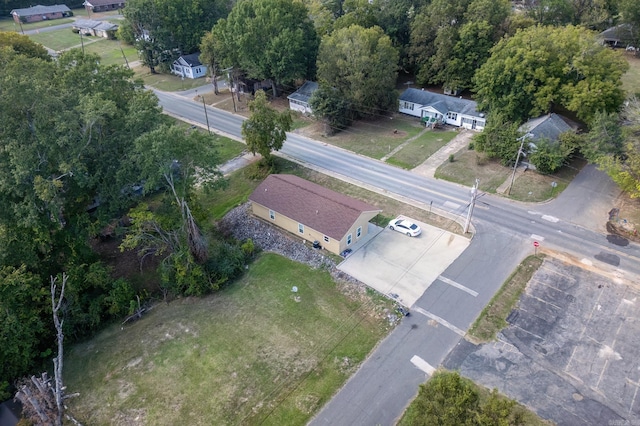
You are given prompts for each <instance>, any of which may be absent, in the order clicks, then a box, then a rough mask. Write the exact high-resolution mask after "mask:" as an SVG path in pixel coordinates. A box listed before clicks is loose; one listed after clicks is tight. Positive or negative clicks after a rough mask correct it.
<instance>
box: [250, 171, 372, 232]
mask: <svg viewBox="0 0 640 426" xmlns="http://www.w3.org/2000/svg"><path fill="white" fill-rule="evenodd" d="M249 200H250V201H252V202H255V203H258V204H261V205H263V206H265V207H266V208H268V209H270V210H273V211H275V212H276V214H281V215H283V216H286V217H288V218H289V219H292V220H295V221H297V222H298V223H301V224H303V225H305V226H308V227H310V228H312V229H314V230H316V231H318V232H321V233H323V234H324V235H326V236H328V237H330V238H333V239H334V240H341V239H342V238H343V237H344V236H345V235H346V233H347V231H348V230H349V228H351V226H353V224H354V222H355V221H356V220H357V219H358V218H359V217H360V215H362V213H365V212H375V213H377V212H380V211H381V210H380V209H378V208H377V207H374V206H372V205H370V204H367V203H365V202H363V201H360V200H356V199H355V198H351V197H348V196H346V195H344V194H340V193H338V192H335V191H332V190H330V189H327V188H325V187H323V186H320V185H317V184H315V183H313V182H309V181H308V180H304V179H302V178H300V177H298V176H295V175H284V174H274V175H269V176H267V178H266V179H265V180H264V181H263V182H262V183H261V184H260V185H259V186H258V187H257V188H256V190H255V191H253V193H252V194H251V196H250V197H249Z"/></svg>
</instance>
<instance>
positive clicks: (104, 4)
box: [82, 0, 126, 14]
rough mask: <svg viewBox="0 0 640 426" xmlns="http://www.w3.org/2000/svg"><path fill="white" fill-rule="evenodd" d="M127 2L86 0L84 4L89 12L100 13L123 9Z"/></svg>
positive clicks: (124, 0) (119, 0) (120, 0)
mask: <svg viewBox="0 0 640 426" xmlns="http://www.w3.org/2000/svg"><path fill="white" fill-rule="evenodd" d="M125 3H126V0H85V2H84V3H82V5H83V6H84V8H85V9H86V10H87V13H88V14H91V12H94V13H98V12H108V11H110V10H118V9H122V8H124V5H125Z"/></svg>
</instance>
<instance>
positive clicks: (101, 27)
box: [72, 19, 118, 39]
mask: <svg viewBox="0 0 640 426" xmlns="http://www.w3.org/2000/svg"><path fill="white" fill-rule="evenodd" d="M72 28H73V29H74V31H77V32H80V33H82V34H83V35H89V36H96V37H104V38H109V39H113V38H115V35H116V31H118V25H117V24H112V23H111V22H106V21H93V20H91V19H78V20H76V21H75V22H74V23H73V26H72Z"/></svg>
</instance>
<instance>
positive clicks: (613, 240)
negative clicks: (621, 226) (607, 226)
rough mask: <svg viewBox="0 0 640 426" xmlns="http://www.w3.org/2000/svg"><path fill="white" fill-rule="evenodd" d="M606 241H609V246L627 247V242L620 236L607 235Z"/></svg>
mask: <svg viewBox="0 0 640 426" xmlns="http://www.w3.org/2000/svg"><path fill="white" fill-rule="evenodd" d="M607 241H609V242H610V243H611V244H615V245H617V246H620V247H625V246H628V245H629V240H627V239H626V238H625V237H621V236H620V235H616V234H609V235H607Z"/></svg>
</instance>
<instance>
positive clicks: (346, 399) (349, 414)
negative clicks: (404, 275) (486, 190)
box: [155, 91, 640, 425]
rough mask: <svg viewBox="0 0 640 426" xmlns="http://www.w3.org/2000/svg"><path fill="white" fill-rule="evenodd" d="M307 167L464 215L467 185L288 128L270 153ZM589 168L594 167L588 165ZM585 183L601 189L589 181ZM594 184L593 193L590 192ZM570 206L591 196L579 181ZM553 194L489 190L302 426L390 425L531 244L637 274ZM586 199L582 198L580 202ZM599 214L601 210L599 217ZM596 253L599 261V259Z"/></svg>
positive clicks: (232, 121)
mask: <svg viewBox="0 0 640 426" xmlns="http://www.w3.org/2000/svg"><path fill="white" fill-rule="evenodd" d="M155 93H156V95H157V96H158V98H159V100H160V104H161V105H162V107H163V108H164V110H165V112H167V113H170V114H171V115H174V116H177V117H181V118H184V119H186V120H187V121H190V122H193V123H204V122H205V115H204V111H203V107H202V106H201V105H199V104H198V103H195V102H193V101H192V100H191V99H188V98H185V97H181V96H179V95H176V94H169V93H164V92H159V91H156V92H155ZM207 111H208V116H209V121H210V125H211V127H212V128H214V129H217V131H219V132H221V133H222V134H225V135H227V136H230V137H233V138H236V139H240V138H241V135H240V125H241V123H242V120H243V118H242V117H239V116H236V115H233V114H230V113H227V112H225V111H221V110H218V109H215V108H209V107H208V109H207ZM279 154H280V155H283V156H285V157H287V158H290V159H292V160H294V161H297V162H299V163H301V164H303V165H305V166H307V167H310V168H313V169H315V170H319V171H322V172H324V173H327V174H330V175H332V176H334V177H337V178H340V179H343V180H345V181H348V182H350V183H352V184H355V185H359V186H361V187H364V188H367V189H370V190H375V191H378V192H381V193H384V194H385V195H387V196H389V197H393V198H397V199H401V200H403V201H406V202H409V203H411V204H414V205H418V206H424V207H425V208H429V206H433V208H434V210H435V209H438V210H439V211H442V212H445V213H446V214H447V215H449V216H451V215H454V216H460V217H462V216H463V215H465V214H466V210H467V208H468V199H469V188H465V187H462V186H459V185H455V184H451V183H449V182H444V181H439V180H435V179H432V178H428V177H425V176H421V175H418V174H415V173H411V172H410V171H406V170H401V169H398V168H396V167H393V166H390V165H388V164H386V163H383V162H381V161H378V160H375V159H371V158H368V157H364V156H361V155H358V154H354V153H351V152H349V151H345V150H343V149H340V148H337V147H333V146H330V145H327V144H324V143H321V142H318V141H315V140H312V139H309V138H305V137H302V136H300V135H296V134H289V135H288V139H287V141H286V142H285V144H284V146H283V148H282V150H281V151H280V153H279ZM590 173H594V172H593V170H591V171H590ZM595 190H603V189H602V188H596V189H595ZM595 190H594V191H595ZM580 191H582V194H581V195H578V196H577V198H575V199H574V201H573V204H572V207H571V209H570V212H571V216H570V217H569V218H568V219H569V220H571V219H572V218H576V217H578V216H579V215H578V214H577V212H578V211H579V210H580V206H579V205H578V203H580V202H581V200H587V201H588V200H589V199H591V198H592V197H596V196H598V194H597V193H596V192H589V191H590V188H589V187H588V186H586V185H584V186H582V187H581V188H580ZM559 202H560V200H556V201H555V202H552V203H550V204H547V205H544V206H539V205H526V204H521V203H516V202H513V201H511V200H508V199H504V198H500V197H497V196H493V195H490V194H487V195H485V196H484V197H482V203H479V204H478V205H477V206H476V210H475V212H474V225H475V229H476V234H475V237H474V239H473V241H472V243H471V244H470V246H469V247H468V248H467V249H466V250H465V251H464V252H463V253H462V254H461V255H460V256H459V257H458V258H457V259H456V260H455V261H454V262H453V263H452V264H451V265H450V266H449V267H448V268H447V269H446V270H445V271H444V272H442V273H441V274H440V275H439V276H438V278H436V280H435V281H433V283H431V285H429V286H428V288H427V290H426V291H425V293H424V294H423V295H422V296H421V297H420V298H418V300H417V301H416V303H415V304H414V306H413V312H414V315H412V316H411V317H408V318H407V319H405V320H404V321H403V322H402V323H401V324H400V325H399V326H398V327H397V328H396V329H395V330H394V331H393V332H392V333H391V334H390V335H389V336H388V337H387V338H386V339H385V340H383V341H382V342H381V343H380V344H379V345H378V347H377V348H376V349H375V350H374V352H373V353H372V354H371V355H370V356H369V358H368V359H367V360H366V361H365V362H364V363H363V365H362V366H361V368H360V369H359V370H358V372H357V373H356V374H355V375H354V376H352V378H351V379H350V380H349V381H348V382H347V384H346V385H345V386H344V387H343V388H342V389H341V390H340V391H339V393H338V394H337V395H336V396H335V397H334V398H333V399H332V400H331V401H330V402H329V403H328V404H327V405H326V406H325V407H324V408H323V409H322V411H321V412H320V413H319V414H318V415H317V416H316V417H315V418H314V419H313V420H312V421H311V423H310V424H312V425H377V424H381V425H391V424H394V423H395V422H396V420H397V419H398V417H399V416H400V415H401V414H402V412H403V411H404V408H405V407H406V405H407V404H408V403H409V402H410V401H411V399H412V398H413V397H414V396H415V394H416V392H417V389H418V386H419V385H420V384H421V383H423V382H424V381H425V379H426V378H427V377H428V375H430V373H431V372H432V371H433V369H434V368H436V367H438V366H439V365H440V364H441V363H442V361H443V360H444V358H445V357H446V355H447V354H448V353H449V352H450V351H451V350H452V349H453V348H454V347H456V345H458V344H459V343H460V341H461V338H462V335H463V334H464V331H465V330H467V329H468V327H469V326H470V324H471V323H472V322H473V321H474V320H475V318H476V317H477V316H478V314H479V313H480V311H481V310H482V309H483V307H484V306H485V305H486V304H487V303H488V302H489V300H490V299H491V297H492V296H493V294H495V292H496V291H497V290H498V288H499V287H500V285H501V284H502V283H503V282H504V280H505V279H506V278H507V277H508V276H509V274H510V273H511V271H512V269H513V268H514V267H515V266H516V265H517V264H518V263H519V262H520V261H521V260H522V259H523V258H524V257H526V256H527V255H529V254H533V242H534V241H538V242H539V243H540V244H541V249H543V250H551V251H556V252H560V253H568V254H569V255H571V256H572V257H574V258H576V259H578V260H579V261H580V262H582V263H584V264H587V265H594V266H596V267H598V268H601V269H604V270H606V271H608V272H609V273H611V274H616V276H619V277H621V279H631V277H633V276H636V275H640V262H638V260H640V248H639V247H638V246H636V245H635V244H629V245H627V246H618V245H615V244H612V243H610V242H609V241H608V240H607V238H606V236H605V235H603V234H600V233H598V232H594V231H593V230H590V229H587V228H584V227H582V226H580V225H578V224H574V223H571V222H568V221H566V220H564V218H565V216H562V213H563V210H564V209H563V206H562V205H559ZM585 208H586V209H588V204H584V203H583V204H582V209H585ZM602 220H603V221H604V220H606V218H602ZM602 260H604V261H602Z"/></svg>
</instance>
